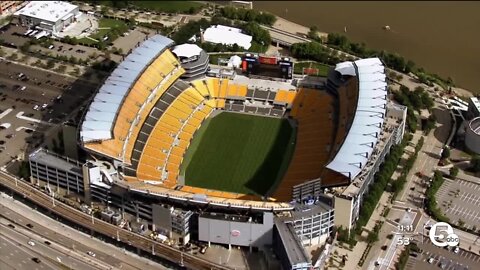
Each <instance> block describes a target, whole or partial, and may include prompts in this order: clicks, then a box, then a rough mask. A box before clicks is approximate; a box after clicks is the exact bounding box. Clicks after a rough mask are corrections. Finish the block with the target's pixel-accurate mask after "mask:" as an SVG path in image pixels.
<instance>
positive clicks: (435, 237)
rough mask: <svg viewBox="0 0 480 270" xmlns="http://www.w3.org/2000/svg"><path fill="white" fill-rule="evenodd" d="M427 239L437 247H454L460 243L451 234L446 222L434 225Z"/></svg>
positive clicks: (451, 231)
mask: <svg viewBox="0 0 480 270" xmlns="http://www.w3.org/2000/svg"><path fill="white" fill-rule="evenodd" d="M429 237H430V240H431V241H432V243H433V244H434V245H435V246H437V247H446V246H451V247H454V246H457V245H458V243H459V242H460V238H459V237H458V235H456V234H455V233H454V232H453V228H452V226H450V224H448V223H446V222H438V223H435V224H434V225H433V226H432V228H431V229H430V232H429Z"/></svg>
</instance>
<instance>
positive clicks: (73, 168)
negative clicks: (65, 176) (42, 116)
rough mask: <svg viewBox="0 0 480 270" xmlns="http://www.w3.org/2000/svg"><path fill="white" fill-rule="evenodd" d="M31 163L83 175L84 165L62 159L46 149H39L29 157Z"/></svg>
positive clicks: (72, 160)
mask: <svg viewBox="0 0 480 270" xmlns="http://www.w3.org/2000/svg"><path fill="white" fill-rule="evenodd" d="M29 160H30V161H36V162H40V163H42V164H45V165H47V166H48V167H52V168H57V169H61V170H65V171H68V172H72V173H77V174H82V165H81V164H80V163H79V162H78V161H76V160H74V159H69V158H67V157H61V156H59V155H57V154H55V153H52V152H49V151H48V150H46V149H43V148H39V149H37V150H35V152H33V153H31V154H30V156H29Z"/></svg>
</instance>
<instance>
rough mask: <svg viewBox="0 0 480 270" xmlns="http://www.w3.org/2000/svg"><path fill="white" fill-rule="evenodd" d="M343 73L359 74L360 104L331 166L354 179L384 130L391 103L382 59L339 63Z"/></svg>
mask: <svg viewBox="0 0 480 270" xmlns="http://www.w3.org/2000/svg"><path fill="white" fill-rule="evenodd" d="M335 70H337V71H338V72H340V73H341V74H342V75H351V74H353V75H352V76H358V81H359V89H358V103H357V110H356V112H355V116H354V118H353V122H352V126H351V127H350V130H349V132H348V134H347V136H346V138H345V141H344V143H343V144H342V147H341V148H340V150H339V151H338V153H337V155H336V156H335V158H334V159H333V160H332V161H331V162H330V163H329V164H328V165H327V168H329V169H331V170H333V171H336V172H338V173H341V174H343V175H345V176H346V177H348V178H349V179H350V180H353V179H354V178H355V177H357V175H358V174H359V173H360V172H361V170H362V168H363V167H364V166H365V165H366V164H367V162H368V160H369V159H370V156H371V155H372V152H373V149H374V148H375V145H376V144H377V141H378V139H379V136H380V132H381V130H382V126H383V122H384V119H385V113H386V105H387V83H386V77H385V67H384V66H383V64H382V62H381V61H380V59H378V58H368V59H362V60H358V61H355V62H353V63H352V62H343V63H339V64H337V66H336V68H335Z"/></svg>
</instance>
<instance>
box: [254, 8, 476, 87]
mask: <svg viewBox="0 0 480 270" xmlns="http://www.w3.org/2000/svg"><path fill="white" fill-rule="evenodd" d="M253 6H254V9H258V10H265V11H269V12H271V13H273V14H275V15H278V16H281V17H284V18H286V19H288V20H291V21H293V22H296V23H299V24H302V25H305V26H312V25H316V26H317V27H318V28H319V29H320V31H322V32H327V33H329V32H337V33H343V34H345V35H346V36H348V38H349V39H350V40H352V41H355V42H365V44H366V45H367V47H369V48H374V49H385V50H387V51H390V52H397V53H398V54H400V55H402V56H404V57H405V58H406V59H410V60H412V61H414V62H415V63H416V65H417V66H420V67H423V68H424V69H425V70H427V71H428V72H431V73H437V74H439V75H440V76H442V77H444V78H447V77H451V78H453V80H454V82H455V84H456V85H457V86H459V87H463V88H466V89H469V90H471V91H473V92H477V93H479V92H480V67H479V64H480V2H473V1H472V2H463V1H452V2H443V1H439V2H427V1H424V2H410V1H405V2H376V1H375V2H374V1H366V2H357V1H347V2H344V1H339V2H331V1H329V2H314V1H274V2H273V1H272V2H271V1H268V2H267V1H264V2H261V1H255V2H254V4H253ZM386 25H388V26H390V31H386V30H383V26H386ZM345 27H346V28H347V32H346V33H344V30H345Z"/></svg>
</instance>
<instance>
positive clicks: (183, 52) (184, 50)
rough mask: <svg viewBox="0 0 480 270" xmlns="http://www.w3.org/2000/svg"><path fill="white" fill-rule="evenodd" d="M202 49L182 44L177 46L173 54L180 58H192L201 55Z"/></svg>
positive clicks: (193, 45)
mask: <svg viewBox="0 0 480 270" xmlns="http://www.w3.org/2000/svg"><path fill="white" fill-rule="evenodd" d="M201 51H202V48H200V47H198V46H197V45H195V44H182V45H178V46H175V48H173V50H172V52H173V53H174V54H175V55H176V56H178V57H186V58H190V57H193V56H197V55H200V52H201Z"/></svg>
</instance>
